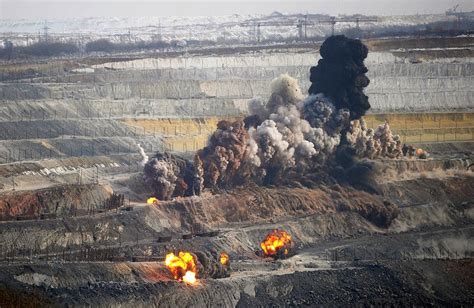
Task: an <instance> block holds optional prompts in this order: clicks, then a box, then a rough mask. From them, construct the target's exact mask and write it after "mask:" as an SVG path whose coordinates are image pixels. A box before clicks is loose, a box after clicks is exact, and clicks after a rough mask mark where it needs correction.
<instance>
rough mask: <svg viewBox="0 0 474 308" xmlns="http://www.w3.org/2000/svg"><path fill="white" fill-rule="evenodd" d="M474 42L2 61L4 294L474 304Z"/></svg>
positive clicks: (140, 302) (86, 299) (38, 302)
mask: <svg viewBox="0 0 474 308" xmlns="http://www.w3.org/2000/svg"><path fill="white" fill-rule="evenodd" d="M275 18H276V17H275ZM336 30H337V29H336ZM471 30H472V29H471ZM229 44H230V43H229ZM473 46H474V38H473V37H472V31H471V36H469V35H454V34H453V35H443V36H434V35H432V36H428V35H426V36H423V35H421V36H418V37H414V36H410V35H405V36H397V37H383V36H382V35H381V37H378V38H374V37H373V38H364V39H362V40H358V39H349V38H347V37H346V36H342V35H336V36H329V37H328V38H326V39H321V40H308V41H303V42H300V41H297V42H286V44H270V43H268V44H263V43H262V44H260V45H259V44H247V45H245V44H240V45H238V46H237V45H236V46H234V47H232V48H230V47H229V46H225V47H222V46H221V47H219V46H214V47H209V48H195V49H193V48H192V46H190V47H188V48H186V49H183V48H182V47H179V46H178V47H176V48H177V49H176V50H173V49H170V50H162V51H159V52H151V51H144V52H121V53H113V52H111V53H100V52H99V53H79V54H73V55H62V56H57V57H48V58H42V57H33V58H21V57H20V58H12V59H9V60H6V59H3V60H0V61H1V62H0V175H1V177H0V307H38V306H41V307H42V306H68V307H70V306H89V307H91V306H92V307H94V306H101V307H117V306H123V307H214V306H219V307H269V306H271V307H286V306H341V307H349V306H354V305H355V306H395V307H398V306H464V307H471V306H473V305H474V261H473V257H474V240H473V239H474V174H473V171H474V162H473V159H474V155H473V151H474V47H473Z"/></svg>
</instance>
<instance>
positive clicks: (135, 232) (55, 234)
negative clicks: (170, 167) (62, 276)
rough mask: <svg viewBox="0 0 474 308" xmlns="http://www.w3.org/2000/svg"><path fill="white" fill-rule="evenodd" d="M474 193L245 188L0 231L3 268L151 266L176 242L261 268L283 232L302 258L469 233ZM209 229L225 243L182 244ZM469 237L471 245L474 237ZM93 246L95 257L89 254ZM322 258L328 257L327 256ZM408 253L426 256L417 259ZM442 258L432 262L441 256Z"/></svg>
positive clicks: (394, 187)
mask: <svg viewBox="0 0 474 308" xmlns="http://www.w3.org/2000/svg"><path fill="white" fill-rule="evenodd" d="M473 184H474V182H473V181H472V178H468V177H465V178H462V177H453V178H448V179H443V180H440V179H414V180H410V181H400V182H397V183H387V184H383V185H382V188H383V197H382V196H375V195H370V194H367V193H364V192H360V191H355V190H353V189H351V188H346V187H331V188H328V187H322V188H318V189H313V190H309V189H272V188H254V189H245V194H242V192H241V191H238V190H237V191H233V192H231V193H229V194H222V195H216V196H207V197H201V198H187V199H181V200H176V201H173V202H166V203H161V204H159V205H158V206H142V207H135V209H134V210H133V211H130V212H123V213H121V214H114V213H113V212H112V213H109V214H107V215H94V216H83V217H75V218H67V217H66V218H64V219H52V220H39V221H35V222H28V221H16V222H8V223H2V224H0V246H1V247H2V250H1V252H0V259H5V258H8V260H10V261H13V260H11V258H12V256H14V258H15V259H16V260H17V261H18V260H22V259H23V258H25V256H26V257H28V256H30V254H31V253H32V252H31V251H23V250H22V247H28V248H31V247H35V248H34V249H35V252H34V254H37V255H38V258H39V257H42V258H43V259H42V260H46V259H45V257H46V255H45V254H46V253H49V258H54V256H56V258H59V259H61V258H66V260H72V261H81V260H90V261H107V260H108V261H110V260H115V261H118V260H133V257H141V258H144V259H145V260H146V258H150V257H154V258H159V257H162V256H163V255H164V253H165V252H166V250H167V249H169V245H175V244H176V243H178V242H177V241H179V246H180V247H181V248H183V249H188V250H191V251H193V250H201V249H203V247H206V249H215V250H216V251H222V250H224V251H228V252H229V253H231V254H232V258H237V257H239V256H244V257H245V258H247V259H255V258H257V257H256V255H255V250H256V249H258V247H259V243H260V241H261V240H262V238H263V237H264V236H265V235H266V234H267V233H268V232H269V231H271V230H272V229H274V228H283V229H285V230H287V231H288V232H290V233H291V234H292V235H293V237H294V240H295V241H296V242H297V244H298V246H297V247H298V248H297V249H302V248H304V247H308V246H311V245H314V244H316V243H322V242H324V241H327V240H342V239H350V238H354V237H360V236H370V235H377V234H392V235H396V234H403V233H405V232H409V231H410V232H414V231H418V230H430V228H441V229H442V228H458V227H462V228H464V226H469V223H471V222H472V221H473V219H474V211H473V208H474V203H472V202H471V203H469V204H467V205H466V204H463V202H464V201H465V200H474V195H472V192H473V191H474V187H473ZM414 192H416V193H414ZM243 195H245V198H242V196H243ZM383 199H386V200H389V201H390V202H393V203H394V204H396V206H398V207H400V213H399V214H398V217H396V218H395V219H394V220H393V221H392V223H391V224H390V226H389V227H388V228H387V227H379V226H377V225H376V223H377V220H373V217H372V218H371V216H370V215H367V213H368V211H369V212H370V211H375V212H377V213H379V216H380V217H382V216H384V215H391V214H390V212H389V211H388V212H384V211H385V207H386V206H385V205H383V203H382V200H383ZM343 204H346V206H343ZM236 209H237V210H236ZM210 213H214V214H212V215H211V214H210ZM376 217H377V215H376ZM380 217H379V218H380ZM379 218H377V219H379ZM371 220H372V221H371ZM138 226H139V227H138ZM471 229H472V228H471ZM210 230H219V231H220V234H219V236H217V237H216V236H204V237H202V236H197V237H195V238H193V239H189V240H183V239H182V235H183V234H189V233H194V234H203V233H204V232H208V231H210ZM462 234H463V235H465V236H467V235H469V234H472V231H470V230H466V231H465V232H464V231H463V232H462ZM441 235H442V234H441ZM163 236H171V238H172V241H171V242H169V241H164V242H160V241H159V240H158V239H159V238H160V237H163ZM449 236H452V234H450V235H449ZM416 238H417V236H416V235H414V237H413V238H412V239H410V243H412V242H413V243H412V244H413V245H414V246H415V247H417V246H416V245H418V244H417V242H416V240H415V239H416ZM427 238H428V236H425V237H424V239H427ZM443 240H444V238H443V237H442V236H438V237H437V241H439V242H442V241H443ZM84 245H87V247H91V248H94V250H93V251H89V252H87V251H86V249H85V248H87V247H86V246H84ZM419 245H420V247H422V246H423V245H424V244H423V243H421V242H420V244H419ZM425 246H426V245H425ZM445 246H446V247H447V248H446V249H449V251H450V252H449V253H450V254H452V255H454V254H455V253H456V251H457V252H459V253H463V251H465V253H466V254H472V253H473V252H472V248H469V247H468V249H467V250H462V249H464V248H462V247H461V248H462V249H461V248H459V247H458V248H456V247H455V246H449V245H445ZM410 247H411V246H410ZM417 249H418V248H417ZM420 249H421V248H420ZM321 253H322V254H323V255H322V257H326V256H325V255H324V253H325V252H324V251H321ZM406 253H413V256H415V254H417V255H419V251H418V250H409V251H406ZM436 253H437V252H436V251H434V252H433V254H431V256H432V257H436ZM425 255H428V253H426V254H425ZM65 256H66V257H65ZM401 257H403V256H402V255H400V254H397V253H396V252H393V251H388V252H387V253H386V254H385V255H383V258H388V259H399V258H401ZM87 258H91V259H87Z"/></svg>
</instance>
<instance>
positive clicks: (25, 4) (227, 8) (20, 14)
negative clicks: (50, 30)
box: [0, 0, 474, 19]
mask: <svg viewBox="0 0 474 308" xmlns="http://www.w3.org/2000/svg"><path fill="white" fill-rule="evenodd" d="M457 3H459V4H460V5H461V8H462V9H463V10H464V11H472V10H474V0H295V1H292V0H241V1H236V0H195V1H192V0H174V1H173V0H154V1H153V0H137V1H136V0H121V1H113V0H47V1H42V0H39V1H35V0H0V19H21V18H26V19H64V18H73V17H100V16H108V17H140V16H169V15H174V16H200V15H201V16H204V15H208V16H209V15H229V14H252V13H253V14H255V13H257V14H268V13H271V12H273V11H279V12H284V13H304V12H309V13H327V14H355V13H360V14H374V15H402V14H417V13H418V14H425V13H443V12H445V11H446V10H447V9H448V8H450V7H452V6H454V5H455V4H457Z"/></svg>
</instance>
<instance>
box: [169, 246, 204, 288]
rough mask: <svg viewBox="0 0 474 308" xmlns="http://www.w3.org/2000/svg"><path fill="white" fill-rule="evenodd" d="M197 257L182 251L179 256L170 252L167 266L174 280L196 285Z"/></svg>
mask: <svg viewBox="0 0 474 308" xmlns="http://www.w3.org/2000/svg"><path fill="white" fill-rule="evenodd" d="M196 264H197V262H196V257H195V256H194V255H193V254H191V253H190V252H184V251H180V252H179V253H178V255H175V254H174V253H172V252H170V253H169V254H167V255H166V258H165V265H166V267H167V268H168V270H169V271H170V272H171V274H172V275H173V277H174V279H176V280H178V281H183V282H185V283H187V284H194V283H196V281H197V279H196V272H197V266H196Z"/></svg>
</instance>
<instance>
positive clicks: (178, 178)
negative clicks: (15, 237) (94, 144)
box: [145, 36, 403, 200]
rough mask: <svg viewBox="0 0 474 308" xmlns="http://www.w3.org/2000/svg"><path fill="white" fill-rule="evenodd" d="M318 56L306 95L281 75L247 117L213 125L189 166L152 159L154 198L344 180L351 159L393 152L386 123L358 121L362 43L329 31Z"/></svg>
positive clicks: (148, 173)
mask: <svg viewBox="0 0 474 308" xmlns="http://www.w3.org/2000/svg"><path fill="white" fill-rule="evenodd" d="M320 53H321V56H322V59H321V60H319V62H318V65H317V66H315V67H312V68H311V77H310V80H311V82H312V85H311V87H310V89H309V94H310V95H309V96H307V97H306V98H305V97H304V95H303V94H302V92H301V89H300V88H299V86H298V82H297V80H296V79H294V78H292V77H290V76H288V75H286V74H284V75H281V76H280V77H278V78H276V79H275V80H273V81H272V83H271V85H270V86H271V92H272V94H271V96H270V99H269V100H268V102H266V103H265V102H263V101H262V100H261V99H253V100H251V101H250V102H249V111H250V115H249V116H248V117H247V118H245V119H244V120H238V121H235V122H229V121H220V122H219V123H218V125H217V129H216V131H215V132H214V133H213V134H212V135H211V137H210V138H209V141H208V144H207V146H206V147H205V148H203V149H201V150H199V151H198V152H197V153H196V155H195V158H194V164H193V165H192V166H191V165H188V164H187V163H186V162H184V161H183V160H181V161H180V160H179V159H177V158H175V157H172V156H171V155H167V154H164V155H162V154H157V156H155V157H154V158H152V159H151V160H150V161H149V162H148V163H147V164H146V166H145V179H146V180H147V181H149V182H152V183H153V187H155V196H157V197H158V198H159V199H160V200H162V199H164V200H167V199H169V198H170V197H171V196H177V195H180V194H181V195H182V194H192V193H197V194H199V193H200V192H201V191H202V190H203V189H204V188H211V189H219V188H227V187H233V186H235V185H242V184H245V183H251V182H253V183H256V184H258V185H273V184H280V185H288V184H295V185H296V184H297V185H300V186H301V185H302V184H303V185H304V186H307V185H312V184H307V183H314V181H315V180H316V181H321V180H323V179H324V178H327V177H329V178H331V177H330V176H329V175H330V174H331V175H332V176H334V178H336V179H340V180H347V179H348V178H350V177H349V176H348V174H349V173H348V171H350V170H355V169H354V168H356V167H360V165H359V163H358V157H359V158H371V159H372V158H375V157H378V156H384V157H389V158H397V157H399V156H401V155H402V153H403V151H402V145H401V141H400V138H399V137H398V136H394V135H392V133H391V131H390V128H389V126H388V124H387V123H386V124H385V125H381V126H380V127H378V128H377V129H376V130H372V129H367V128H366V125H365V122H364V121H363V120H362V119H361V116H362V115H364V114H365V112H366V111H367V110H368V109H369V108H370V104H369V102H368V98H367V96H366V95H365V94H364V93H363V89H364V88H365V87H366V86H367V85H368V84H369V79H368V78H367V76H365V73H366V72H367V68H366V67H365V65H364V59H365V58H366V57H367V53H368V50H367V47H366V46H365V45H363V44H362V43H361V42H360V41H359V40H354V39H348V38H346V37H344V36H333V37H330V38H328V39H327V40H326V41H325V42H324V43H323V44H322V46H321V49H320ZM367 168H368V169H370V168H373V166H371V165H370V164H369V166H368V167H367ZM334 170H335V171H334ZM355 174H357V173H355ZM341 175H342V176H341ZM361 178H363V176H362V177H361ZM332 181H334V180H332Z"/></svg>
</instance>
